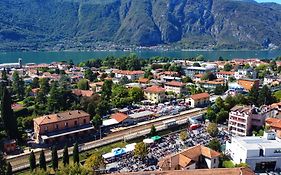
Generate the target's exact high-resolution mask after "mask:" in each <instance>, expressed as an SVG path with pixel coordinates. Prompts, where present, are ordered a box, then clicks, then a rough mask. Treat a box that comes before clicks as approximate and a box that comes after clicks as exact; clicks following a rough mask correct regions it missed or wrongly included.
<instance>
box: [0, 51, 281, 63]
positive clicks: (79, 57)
mask: <svg viewBox="0 0 281 175" xmlns="http://www.w3.org/2000/svg"><path fill="white" fill-rule="evenodd" d="M130 53H135V54H137V55H138V56H139V57H141V58H150V57H153V56H166V57H172V58H180V59H183V58H190V57H196V56H198V55H203V56H204V57H205V58H206V59H208V60H217V59H218V57H220V56H221V57H223V58H228V59H234V58H260V59H273V58H276V57H277V56H281V50H273V51H147V50H145V51H135V52H125V51H89V52H87V51H83V52H82V51H81V52H74V51H73V52H72V51H64V52H1V53H0V63H11V62H17V61H18V58H22V60H23V63H51V62H54V61H63V60H65V61H66V60H70V59H72V60H73V61H74V62H75V63H79V62H81V61H85V60H88V59H91V58H105V57H107V56H116V57H118V56H123V55H129V54H130Z"/></svg>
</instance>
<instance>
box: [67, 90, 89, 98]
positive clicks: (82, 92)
mask: <svg viewBox="0 0 281 175" xmlns="http://www.w3.org/2000/svg"><path fill="white" fill-rule="evenodd" d="M72 93H73V94H74V95H76V96H78V97H91V96H92V95H93V94H94V92H93V91H92V90H81V89H73V90H72Z"/></svg>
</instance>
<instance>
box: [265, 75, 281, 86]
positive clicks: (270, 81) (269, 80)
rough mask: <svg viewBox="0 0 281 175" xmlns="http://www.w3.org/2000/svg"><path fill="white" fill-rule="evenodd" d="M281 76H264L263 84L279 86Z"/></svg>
mask: <svg viewBox="0 0 281 175" xmlns="http://www.w3.org/2000/svg"><path fill="white" fill-rule="evenodd" d="M280 81H281V78H279V77H277V76H273V75H269V76H265V77H264V78H263V85H267V86H274V85H275V86H276V85H277V86H278V85H279V84H280Z"/></svg>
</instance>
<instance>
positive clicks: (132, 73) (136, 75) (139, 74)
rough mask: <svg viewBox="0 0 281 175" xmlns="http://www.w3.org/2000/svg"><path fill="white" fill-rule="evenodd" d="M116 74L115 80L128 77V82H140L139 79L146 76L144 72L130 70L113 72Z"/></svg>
mask: <svg viewBox="0 0 281 175" xmlns="http://www.w3.org/2000/svg"><path fill="white" fill-rule="evenodd" d="M112 72H113V73H114V74H115V78H117V79H120V78H122V77H125V76H126V77H127V78H128V80H132V81H134V80H138V79H139V78H141V77H143V76H144V71H141V70H138V71H130V70H113V71H112Z"/></svg>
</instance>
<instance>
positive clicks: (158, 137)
mask: <svg viewBox="0 0 281 175" xmlns="http://www.w3.org/2000/svg"><path fill="white" fill-rule="evenodd" d="M151 139H152V140H153V141H156V140H159V139H161V137H160V136H153V137H151Z"/></svg>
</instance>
